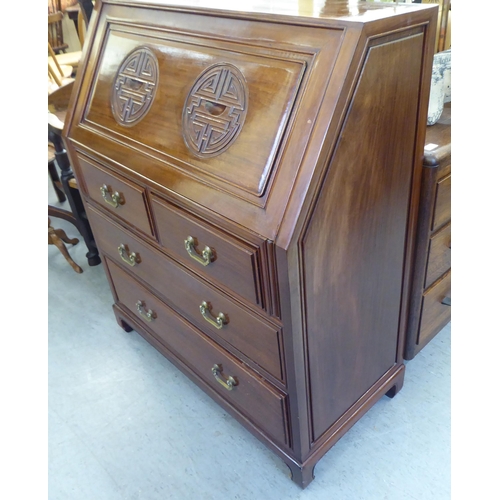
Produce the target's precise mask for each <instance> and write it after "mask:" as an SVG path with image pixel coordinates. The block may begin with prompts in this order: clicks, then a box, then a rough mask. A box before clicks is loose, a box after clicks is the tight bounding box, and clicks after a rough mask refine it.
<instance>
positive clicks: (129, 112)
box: [111, 47, 158, 127]
mask: <svg viewBox="0 0 500 500" xmlns="http://www.w3.org/2000/svg"><path fill="white" fill-rule="evenodd" d="M157 83H158V60H157V59H156V56H155V55H154V54H153V52H152V51H151V50H150V49H148V48H147V47H140V48H138V49H136V50H134V51H133V52H131V53H130V54H129V55H128V56H127V57H126V58H125V60H124V61H123V63H122V64H121V66H120V68H119V69H118V71H117V73H116V76H115V80H114V82H113V88H112V91H111V109H112V111H113V116H114V117H115V120H116V121H117V122H118V123H120V124H121V125H124V126H126V127H130V126H132V125H135V124H136V123H137V122H138V121H139V120H141V119H142V118H144V116H145V115H146V113H147V112H148V111H149V108H150V107H151V104H152V103H153V100H154V97H155V93H156V87H157Z"/></svg>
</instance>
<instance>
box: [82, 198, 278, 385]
mask: <svg viewBox="0 0 500 500" xmlns="http://www.w3.org/2000/svg"><path fill="white" fill-rule="evenodd" d="M88 218H89V221H90V224H91V226H92V229H93V231H94V234H95V238H96V241H97V245H98V247H99V250H100V251H101V252H103V253H105V254H107V255H109V256H111V258H113V259H114V260H117V261H118V262H120V264H122V265H123V266H125V267H126V268H127V269H128V270H129V271H130V272H131V273H133V274H134V275H136V276H137V277H139V278H141V279H142V280H143V281H144V282H146V283H148V285H150V286H151V287H153V288H154V289H155V290H156V291H157V292H159V294H160V295H161V296H162V297H163V298H164V299H165V301H166V302H168V304H169V305H171V306H172V307H173V308H174V309H176V310H177V311H178V312H179V313H180V314H182V315H183V316H185V317H186V318H187V319H188V320H189V321H191V322H192V323H194V324H195V325H196V326H197V327H198V328H200V329H201V330H203V331H205V332H206V333H208V334H209V335H211V336H213V337H214V338H215V339H216V340H217V339H218V338H221V339H223V340H224V341H226V342H228V343H229V344H230V345H231V346H233V347H234V348H235V349H237V350H238V351H240V352H241V353H242V354H244V355H245V356H247V357H248V358H250V359H251V360H252V361H254V362H255V363H257V364H258V365H259V366H261V367H262V368H264V370H267V371H268V372H269V373H270V374H271V375H273V376H274V377H276V378H277V379H278V380H283V378H284V377H283V373H282V366H281V356H280V337H281V328H279V327H278V326H275V325H273V324H271V323H268V322H267V321H265V320H264V319H262V318H259V317H258V316H255V315H253V314H251V313H250V312H249V311H247V310H246V309H245V308H243V307H241V306H239V305H238V304H237V303H235V302H234V301H233V300H231V299H230V298H229V297H227V296H226V295H225V294H222V293H221V292H218V291H217V290H215V289H214V288H213V287H211V286H210V285H208V284H206V283H204V282H202V281H201V280H199V279H198V278H196V277H195V276H194V275H193V274H191V273H189V272H188V271H187V270H185V269H184V268H183V267H182V266H180V265H178V264H177V263H176V262H175V261H173V260H172V259H170V258H168V257H167V256H165V255H163V254H162V253H161V252H159V251H157V250H155V249H154V248H153V247H151V246H149V245H148V244H146V243H145V242H143V241H141V240H140V239H138V238H136V237H134V236H133V235H132V234H131V233H129V232H128V231H125V230H124V229H123V228H121V227H120V226H118V224H115V223H114V222H112V221H111V220H110V219H108V218H106V217H104V216H103V215H101V214H99V213H97V211H96V210H94V209H93V208H92V207H89V209H88ZM203 302H206V304H207V308H206V310H205V311H204V314H205V315H203V314H202V313H201V310H200V306H201V305H202V304H203ZM220 313H222V314H224V317H225V321H223V322H222V324H220V325H219V324H217V316H218V315H219V314H220Z"/></svg>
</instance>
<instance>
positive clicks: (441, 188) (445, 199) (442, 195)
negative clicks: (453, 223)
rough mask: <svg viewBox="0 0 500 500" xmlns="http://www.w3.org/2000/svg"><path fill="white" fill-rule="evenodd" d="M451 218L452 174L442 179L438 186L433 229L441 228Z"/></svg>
mask: <svg viewBox="0 0 500 500" xmlns="http://www.w3.org/2000/svg"><path fill="white" fill-rule="evenodd" d="M450 220H451V174H450V175H447V176H446V177H444V178H443V179H440V180H439V181H438V183H437V186H436V203H435V206H434V219H433V222H432V230H433V231H434V230H435V229H438V228H440V227H441V226H443V225H444V224H446V223H447V222H449V221H450Z"/></svg>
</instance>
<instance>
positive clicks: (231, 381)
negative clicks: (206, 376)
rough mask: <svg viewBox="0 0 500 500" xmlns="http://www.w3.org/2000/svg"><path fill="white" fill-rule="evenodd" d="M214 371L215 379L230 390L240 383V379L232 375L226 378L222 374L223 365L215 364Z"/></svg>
mask: <svg viewBox="0 0 500 500" xmlns="http://www.w3.org/2000/svg"><path fill="white" fill-rule="evenodd" d="M212 373H213V374H214V377H215V380H217V382H219V384H220V385H222V386H223V387H224V388H225V389H227V390H228V391H232V390H233V387H236V386H237V385H238V380H237V379H235V378H234V377H231V375H229V377H227V378H224V377H223V376H222V365H214V366H213V368H212Z"/></svg>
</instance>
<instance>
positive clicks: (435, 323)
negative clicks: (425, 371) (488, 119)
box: [404, 102, 451, 360]
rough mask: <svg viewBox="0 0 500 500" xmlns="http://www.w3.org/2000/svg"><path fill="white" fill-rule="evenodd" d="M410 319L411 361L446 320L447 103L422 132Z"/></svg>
mask: <svg viewBox="0 0 500 500" xmlns="http://www.w3.org/2000/svg"><path fill="white" fill-rule="evenodd" d="M425 143H426V149H425V154H424V168H423V169H422V189H421V195H420V209H419V221H418V225H417V227H418V229H417V243H416V256H415V266H414V273H413V279H412V285H411V301H410V318H409V321H408V330H407V335H406V345H405V353H404V357H405V359H407V360H411V359H413V358H414V357H415V355H416V354H417V353H419V352H420V351H421V350H422V349H423V348H424V347H425V346H426V345H427V344H428V343H429V342H430V341H431V340H432V339H433V338H434V337H435V336H436V334H437V333H438V332H439V331H440V330H441V329H442V328H443V327H444V326H445V325H446V324H447V323H449V321H450V319H451V102H450V103H447V104H445V106H444V109H443V113H442V115H441V118H440V119H439V120H438V121H437V122H436V123H435V124H434V125H432V126H429V127H427V135H426V141H425Z"/></svg>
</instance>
